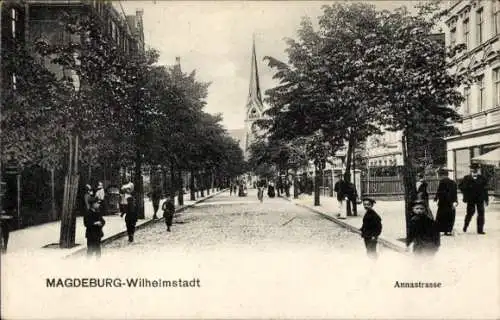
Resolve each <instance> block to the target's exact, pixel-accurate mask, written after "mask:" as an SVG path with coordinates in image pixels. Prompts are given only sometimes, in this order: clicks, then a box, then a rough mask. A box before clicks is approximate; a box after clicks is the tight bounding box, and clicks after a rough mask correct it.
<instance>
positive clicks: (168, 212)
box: [161, 197, 175, 232]
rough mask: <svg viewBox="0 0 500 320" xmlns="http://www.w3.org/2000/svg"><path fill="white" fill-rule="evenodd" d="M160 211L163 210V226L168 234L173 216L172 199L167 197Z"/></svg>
mask: <svg viewBox="0 0 500 320" xmlns="http://www.w3.org/2000/svg"><path fill="white" fill-rule="evenodd" d="M161 209H162V210H163V218H164V219H165V224H166V225H167V231H168V232H170V227H171V226H172V222H173V220H174V214H175V204H174V200H173V198H172V197H169V198H168V199H167V200H165V202H163V205H162V207H161Z"/></svg>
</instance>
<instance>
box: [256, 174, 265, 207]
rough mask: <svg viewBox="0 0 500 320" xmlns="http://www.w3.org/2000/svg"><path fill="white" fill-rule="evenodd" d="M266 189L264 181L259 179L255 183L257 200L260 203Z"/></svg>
mask: <svg viewBox="0 0 500 320" xmlns="http://www.w3.org/2000/svg"><path fill="white" fill-rule="evenodd" d="M265 188H266V181H265V180H264V179H261V180H260V181H258V182H257V199H259V201H260V202H261V203H262V202H263V201H264V189H265Z"/></svg>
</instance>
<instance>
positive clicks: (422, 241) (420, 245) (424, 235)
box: [406, 214, 441, 252]
mask: <svg viewBox="0 0 500 320" xmlns="http://www.w3.org/2000/svg"><path fill="white" fill-rule="evenodd" d="M412 242H414V246H413V251H415V252H422V251H437V249H438V248H439V246H440V245H441V240H440V234H439V230H438V228H437V225H436V223H435V222H434V220H432V219H431V218H429V216H428V215H426V214H418V215H413V216H412V217H411V219H410V230H409V233H408V238H407V239H406V245H407V246H409V245H410V244H411V243H412Z"/></svg>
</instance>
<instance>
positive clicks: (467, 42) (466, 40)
mask: <svg viewBox="0 0 500 320" xmlns="http://www.w3.org/2000/svg"><path fill="white" fill-rule="evenodd" d="M463 28H464V43H465V46H466V47H467V49H470V30H469V19H465V20H464V25H463Z"/></svg>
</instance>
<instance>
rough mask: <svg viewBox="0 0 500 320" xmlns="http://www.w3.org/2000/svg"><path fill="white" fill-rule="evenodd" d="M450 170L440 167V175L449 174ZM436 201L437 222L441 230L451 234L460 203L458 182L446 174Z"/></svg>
mask: <svg viewBox="0 0 500 320" xmlns="http://www.w3.org/2000/svg"><path fill="white" fill-rule="evenodd" d="M449 171H451V170H448V169H446V168H441V169H439V171H438V173H439V174H440V175H444V174H447V173H448V172H449ZM434 201H438V210H437V213H436V224H437V227H438V229H439V231H440V232H444V235H445V236H451V235H452V231H453V225H454V224H455V214H456V213H455V208H456V206H457V205H458V200H457V184H456V183H455V181H453V180H451V179H450V178H448V176H445V177H444V178H443V179H441V181H439V185H438V188H437V192H436V196H435V197H434Z"/></svg>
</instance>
